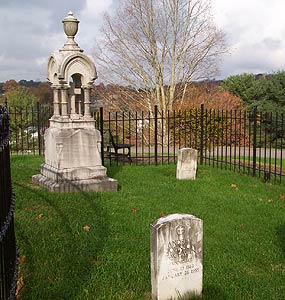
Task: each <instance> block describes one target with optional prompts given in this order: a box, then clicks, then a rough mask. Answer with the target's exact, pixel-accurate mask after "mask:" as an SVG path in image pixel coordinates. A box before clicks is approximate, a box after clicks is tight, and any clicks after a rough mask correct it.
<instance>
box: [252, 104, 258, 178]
mask: <svg viewBox="0 0 285 300" xmlns="http://www.w3.org/2000/svg"><path fill="white" fill-rule="evenodd" d="M256 135H257V108H256V106H255V107H254V108H253V137H252V138H253V143H252V147H253V149H252V169H253V170H252V176H254V177H255V176H256Z"/></svg>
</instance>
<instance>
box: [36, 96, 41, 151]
mask: <svg viewBox="0 0 285 300" xmlns="http://www.w3.org/2000/svg"><path fill="white" fill-rule="evenodd" d="M37 121H38V122H37V123H38V124H37V125H38V146H39V155H41V154H42V139H41V125H40V102H39V101H38V102H37Z"/></svg>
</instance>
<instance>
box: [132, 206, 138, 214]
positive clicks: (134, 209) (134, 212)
mask: <svg viewBox="0 0 285 300" xmlns="http://www.w3.org/2000/svg"><path fill="white" fill-rule="evenodd" d="M132 213H133V214H134V215H135V214H136V213H137V209H136V208H135V207H133V208H132Z"/></svg>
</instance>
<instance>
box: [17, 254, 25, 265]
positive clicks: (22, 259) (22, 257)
mask: <svg viewBox="0 0 285 300" xmlns="http://www.w3.org/2000/svg"><path fill="white" fill-rule="evenodd" d="M25 261H26V256H25V255H22V256H20V257H18V262H19V264H23V263H24V262H25Z"/></svg>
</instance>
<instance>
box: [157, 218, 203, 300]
mask: <svg viewBox="0 0 285 300" xmlns="http://www.w3.org/2000/svg"><path fill="white" fill-rule="evenodd" d="M202 260H203V221H202V220H201V219H199V218H197V217H195V216H192V215H187V214H173V215H169V216H167V217H164V218H160V219H159V220H158V221H156V222H154V223H153V224H151V284H152V297H153V300H169V299H173V300H174V299H180V298H179V297H180V296H183V295H188V294H190V295H197V296H200V295H201V294H202V277H203V265H202Z"/></svg>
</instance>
